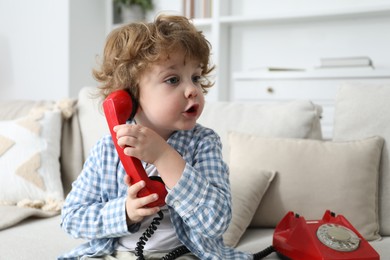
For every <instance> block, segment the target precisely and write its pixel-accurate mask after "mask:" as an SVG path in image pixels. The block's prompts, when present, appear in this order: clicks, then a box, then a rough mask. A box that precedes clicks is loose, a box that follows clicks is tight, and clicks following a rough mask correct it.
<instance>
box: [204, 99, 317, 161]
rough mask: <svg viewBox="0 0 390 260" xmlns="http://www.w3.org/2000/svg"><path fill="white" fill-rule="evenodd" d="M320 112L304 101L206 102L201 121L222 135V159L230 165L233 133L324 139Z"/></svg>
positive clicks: (314, 106)
mask: <svg viewBox="0 0 390 260" xmlns="http://www.w3.org/2000/svg"><path fill="white" fill-rule="evenodd" d="M321 112H322V109H321V107H319V106H316V105H314V104H313V103H311V102H310V101H304V100H301V101H292V102H283V103H277V104H257V103H239V102H207V103H206V105H205V108H204V111H203V114H202V115H201V117H200V118H199V120H198V122H199V123H200V124H202V125H204V126H207V127H210V128H212V129H213V130H215V131H216V132H217V133H218V134H219V135H220V137H221V140H222V144H223V148H222V153H223V157H224V159H225V160H226V161H227V162H229V146H228V133H229V132H230V131H236V132H241V133H248V134H257V135H261V136H264V137H290V138H309V139H321V138H322V133H321V127H320V120H319V118H320V115H321Z"/></svg>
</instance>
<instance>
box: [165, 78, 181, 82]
mask: <svg viewBox="0 0 390 260" xmlns="http://www.w3.org/2000/svg"><path fill="white" fill-rule="evenodd" d="M165 82H166V83H168V84H177V83H179V78H178V77H171V78H169V79H167V80H166V81H165Z"/></svg>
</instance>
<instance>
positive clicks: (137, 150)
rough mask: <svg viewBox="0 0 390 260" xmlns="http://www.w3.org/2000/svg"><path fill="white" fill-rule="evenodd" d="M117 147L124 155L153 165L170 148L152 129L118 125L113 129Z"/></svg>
mask: <svg viewBox="0 0 390 260" xmlns="http://www.w3.org/2000/svg"><path fill="white" fill-rule="evenodd" d="M114 131H115V132H116V138H117V141H118V145H119V146H121V147H122V148H123V147H124V153H125V154H126V155H128V156H133V157H136V158H138V159H139V160H142V161H144V162H147V163H151V164H155V163H156V161H158V159H159V158H160V157H162V156H163V154H164V152H166V151H167V150H168V149H171V147H170V146H169V145H168V144H167V142H166V141H165V140H164V139H163V138H162V137H161V136H160V135H158V134H157V133H156V132H154V131H153V130H152V129H150V128H147V127H144V126H141V125H129V124H124V125H118V126H115V127H114Z"/></svg>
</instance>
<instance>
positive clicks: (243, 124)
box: [78, 87, 322, 161]
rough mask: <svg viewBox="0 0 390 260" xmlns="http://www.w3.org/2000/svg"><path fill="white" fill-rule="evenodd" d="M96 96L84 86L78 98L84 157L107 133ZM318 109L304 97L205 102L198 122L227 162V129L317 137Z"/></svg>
mask: <svg viewBox="0 0 390 260" xmlns="http://www.w3.org/2000/svg"><path fill="white" fill-rule="evenodd" d="M96 96H97V89H96V88H94V87H84V88H83V89H82V90H81V91H80V94H79V99H78V117H79V123H80V130H81V139H82V144H83V155H84V159H85V158H86V157H87V156H88V153H89V151H90V149H91V148H92V146H93V145H94V144H95V142H96V141H97V140H98V139H99V138H101V137H102V136H103V135H104V134H108V133H109V130H108V127H107V123H106V121H105V118H104V113H103V110H102V108H101V100H99V99H98V98H96ZM321 112H322V110H321V107H319V106H317V105H314V104H313V103H312V102H310V101H305V100H301V101H293V102H283V103H279V104H258V103H239V102H207V103H206V105H205V108H204V111H203V114H202V116H201V117H200V119H199V123H201V124H203V125H204V126H207V127H210V128H212V129H214V130H215V131H216V132H217V133H218V134H219V135H220V136H221V140H222V144H223V155H224V158H225V160H227V161H228V159H229V158H228V156H229V154H228V150H229V147H228V140H227V135H228V132H230V131H237V132H244V133H250V134H257V135H260V136H264V137H290V138H309V139H321V138H322V132H321V126H320V116H321Z"/></svg>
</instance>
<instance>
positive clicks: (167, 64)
mask: <svg viewBox="0 0 390 260" xmlns="http://www.w3.org/2000/svg"><path fill="white" fill-rule="evenodd" d="M201 72H202V70H201V68H200V64H199V62H198V61H194V60H191V59H186V60H184V55H183V53H182V52H176V53H174V54H172V55H170V56H169V58H168V59H167V60H163V61H161V62H158V63H156V64H154V65H152V66H151V67H150V68H149V69H147V70H146V71H145V73H143V74H142V76H141V78H140V81H139V86H140V96H139V103H140V108H139V110H138V112H137V114H136V116H135V118H136V121H137V122H138V123H139V124H141V125H144V126H146V127H149V128H151V129H153V130H154V131H156V132H157V133H158V134H160V135H161V136H162V137H163V138H164V139H168V137H169V136H170V135H171V134H172V133H173V132H174V131H176V130H189V129H192V128H193V127H194V126H195V123H196V120H197V119H198V118H199V116H200V115H201V113H202V111H203V107H204V95H203V92H202V88H201V85H200V83H201V79H202V77H201Z"/></svg>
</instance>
